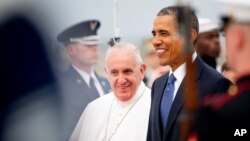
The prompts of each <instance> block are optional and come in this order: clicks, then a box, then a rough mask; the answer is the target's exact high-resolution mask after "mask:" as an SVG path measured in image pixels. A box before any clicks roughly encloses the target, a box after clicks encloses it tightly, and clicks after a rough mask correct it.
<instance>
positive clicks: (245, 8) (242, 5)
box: [216, 0, 250, 22]
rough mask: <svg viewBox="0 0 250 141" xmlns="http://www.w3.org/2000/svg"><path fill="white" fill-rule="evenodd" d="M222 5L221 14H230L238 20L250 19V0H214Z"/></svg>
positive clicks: (246, 20)
mask: <svg viewBox="0 0 250 141" xmlns="http://www.w3.org/2000/svg"><path fill="white" fill-rule="evenodd" d="M216 1H218V2H219V3H220V4H221V6H222V8H223V9H222V10H223V11H222V12H223V13H222V14H223V15H228V16H232V18H234V20H236V21H238V22H248V21H250V0H216Z"/></svg>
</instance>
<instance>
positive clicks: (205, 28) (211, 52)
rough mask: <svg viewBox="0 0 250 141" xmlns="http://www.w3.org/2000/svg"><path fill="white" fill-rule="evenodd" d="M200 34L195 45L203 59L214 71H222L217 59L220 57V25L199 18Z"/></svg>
mask: <svg viewBox="0 0 250 141" xmlns="http://www.w3.org/2000/svg"><path fill="white" fill-rule="evenodd" d="M198 20H199V34H198V37H197V40H196V42H195V44H194V47H195V50H196V52H197V53H198V55H199V56H200V57H201V59H202V60H203V61H204V62H205V63H206V64H208V65H209V66H211V67H212V68H214V69H217V70H218V71H220V68H221V67H220V65H218V63H217V58H218V57H219V56H220V52H221V45H220V41H219V24H218V23H216V22H215V21H212V20H210V19H204V18H199V19H198Z"/></svg>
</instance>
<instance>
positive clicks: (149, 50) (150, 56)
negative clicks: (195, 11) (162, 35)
mask: <svg viewBox="0 0 250 141" xmlns="http://www.w3.org/2000/svg"><path fill="white" fill-rule="evenodd" d="M152 41H153V39H148V40H146V42H145V52H146V56H145V58H144V62H145V64H146V65H147V70H146V74H145V77H144V82H145V83H146V85H147V86H148V87H149V88H151V87H152V84H153V82H154V80H155V79H156V78H158V77H159V76H161V75H163V74H165V73H167V72H168V71H169V66H161V65H160V62H159V58H158V55H157V53H156V51H155V49H154V46H153V44H152Z"/></svg>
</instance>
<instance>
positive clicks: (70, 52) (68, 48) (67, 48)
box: [66, 44, 74, 56]
mask: <svg viewBox="0 0 250 141" xmlns="http://www.w3.org/2000/svg"><path fill="white" fill-rule="evenodd" d="M66 51H67V52H68V54H69V55H70V56H71V55H73V54H74V47H73V45H72V44H69V45H67V46H66Z"/></svg>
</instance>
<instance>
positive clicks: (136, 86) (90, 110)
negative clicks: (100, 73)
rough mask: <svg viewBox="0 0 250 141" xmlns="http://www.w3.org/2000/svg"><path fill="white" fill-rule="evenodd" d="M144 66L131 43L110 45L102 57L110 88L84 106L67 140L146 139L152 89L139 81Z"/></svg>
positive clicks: (109, 140)
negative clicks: (104, 56) (109, 90)
mask: <svg viewBox="0 0 250 141" xmlns="http://www.w3.org/2000/svg"><path fill="white" fill-rule="evenodd" d="M145 70H146V66H145V64H143V62H142V59H141V57H140V53H139V50H138V49H137V48H136V47H135V46H134V45H132V44H130V43H117V44H115V45H114V46H112V47H110V48H109V49H108V51H107V54H106V58H105V71H106V73H107V76H108V79H109V82H110V85H111V88H112V91H113V92H111V93H109V94H107V95H104V96H102V97H100V98H98V99H96V100H94V101H93V102H91V103H90V104H89V105H88V106H87V108H86V109H85V110H84V112H83V114H82V116H81V118H80V120H79V122H78V123H77V126H76V128H75V130H74V132H73V134H72V135H71V138H70V141H145V140H146V136H147V129H148V119H149V111H150V104H151V95H150V93H151V91H150V89H149V88H147V87H146V86H145V84H144V83H143V82H142V79H143V77H144V73H145Z"/></svg>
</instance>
